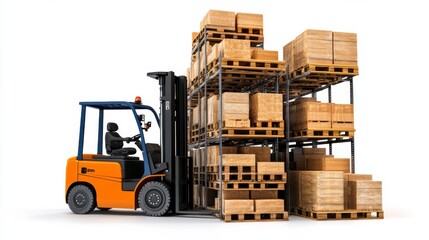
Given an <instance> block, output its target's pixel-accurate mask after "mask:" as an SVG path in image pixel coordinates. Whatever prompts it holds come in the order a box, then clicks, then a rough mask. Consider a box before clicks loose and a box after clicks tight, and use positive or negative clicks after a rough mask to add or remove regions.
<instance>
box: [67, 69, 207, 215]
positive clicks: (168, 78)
mask: <svg viewBox="0 0 429 240" xmlns="http://www.w3.org/2000/svg"><path fill="white" fill-rule="evenodd" d="M147 75H148V76H149V77H151V78H154V79H156V80H158V81H159V86H160V95H161V96H160V114H159V115H160V117H158V114H157V113H156V111H155V110H154V109H153V108H152V107H150V106H147V105H143V104H142V102H141V99H140V97H136V99H135V101H134V102H125V101H108V102H80V105H81V118H80V132H79V144H78V152H77V156H75V157H71V158H69V159H68V161H67V168H66V186H65V200H66V203H67V204H68V206H69V208H70V210H71V211H72V212H73V213H76V214H87V213H90V212H92V211H93V210H94V209H95V208H98V209H100V210H109V209H111V208H125V209H134V210H136V209H138V208H140V209H141V210H142V211H143V213H145V214H146V215H149V216H162V215H165V214H196V215H212V214H213V213H215V212H213V211H209V210H197V209H193V176H192V166H193V164H192V158H190V157H188V151H187V145H186V144H187V134H186V130H187V127H186V126H187V125H186V117H187V115H186V112H187V99H186V98H187V96H186V77H185V76H175V75H174V72H152V73H148V74H147ZM87 108H93V109H96V111H98V132H97V137H98V143H97V153H96V154H86V153H85V154H84V153H83V147H84V136H85V118H86V110H87ZM115 110H122V111H124V110H126V111H128V112H131V114H132V115H133V117H134V119H135V122H136V125H137V129H138V132H137V134H136V135H135V136H133V137H126V138H123V137H121V136H120V135H119V133H118V132H117V131H118V129H119V126H118V125H117V124H116V123H114V122H109V123H107V124H106V131H105V130H104V129H103V127H104V124H105V123H104V112H105V111H115ZM137 110H138V111H149V112H150V113H151V114H153V115H154V117H155V119H156V123H157V125H158V126H159V127H160V145H158V144H154V143H146V141H145V135H144V132H145V131H147V130H149V128H150V127H151V125H152V124H151V122H147V123H146V122H145V115H144V114H138V112H137ZM103 133H104V144H103ZM124 142H127V143H130V142H134V143H135V145H136V146H137V148H138V149H139V150H140V152H141V156H142V158H141V159H140V158H139V157H136V156H131V155H133V154H135V153H136V151H137V150H136V149H135V148H129V147H125V148H124V147H123V146H124ZM103 145H104V146H105V148H106V153H107V155H103Z"/></svg>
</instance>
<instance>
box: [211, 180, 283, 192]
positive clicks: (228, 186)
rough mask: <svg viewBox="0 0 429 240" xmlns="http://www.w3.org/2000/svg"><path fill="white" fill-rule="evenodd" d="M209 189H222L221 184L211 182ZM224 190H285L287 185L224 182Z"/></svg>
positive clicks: (277, 183)
mask: <svg viewBox="0 0 429 240" xmlns="http://www.w3.org/2000/svg"><path fill="white" fill-rule="evenodd" d="M209 187H210V188H213V189H219V188H220V182H209ZM222 189H223V190H252V189H254V190H262V189H265V190H284V189H285V183H279V182H244V181H243V182H223V183H222Z"/></svg>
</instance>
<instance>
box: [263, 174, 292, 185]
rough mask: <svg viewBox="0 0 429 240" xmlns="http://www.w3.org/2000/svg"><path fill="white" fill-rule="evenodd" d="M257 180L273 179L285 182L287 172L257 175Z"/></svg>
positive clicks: (273, 180)
mask: <svg viewBox="0 0 429 240" xmlns="http://www.w3.org/2000/svg"><path fill="white" fill-rule="evenodd" d="M256 176H257V177H256V179H257V181H272V182H284V183H286V173H270V174H260V173H258V174H257V175H256Z"/></svg>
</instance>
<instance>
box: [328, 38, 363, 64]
mask: <svg viewBox="0 0 429 240" xmlns="http://www.w3.org/2000/svg"><path fill="white" fill-rule="evenodd" d="M333 50H334V51H333V58H334V63H335V64H341V65H352V66H357V64H358V63H357V60H358V59H357V35H356V33H344V32H333Z"/></svg>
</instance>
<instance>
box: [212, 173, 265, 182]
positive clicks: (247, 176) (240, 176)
mask: <svg viewBox="0 0 429 240" xmlns="http://www.w3.org/2000/svg"><path fill="white" fill-rule="evenodd" d="M207 180H208V181H218V180H219V173H208V174H207ZM255 180H256V173H222V181H227V182H230V181H255Z"/></svg>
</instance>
